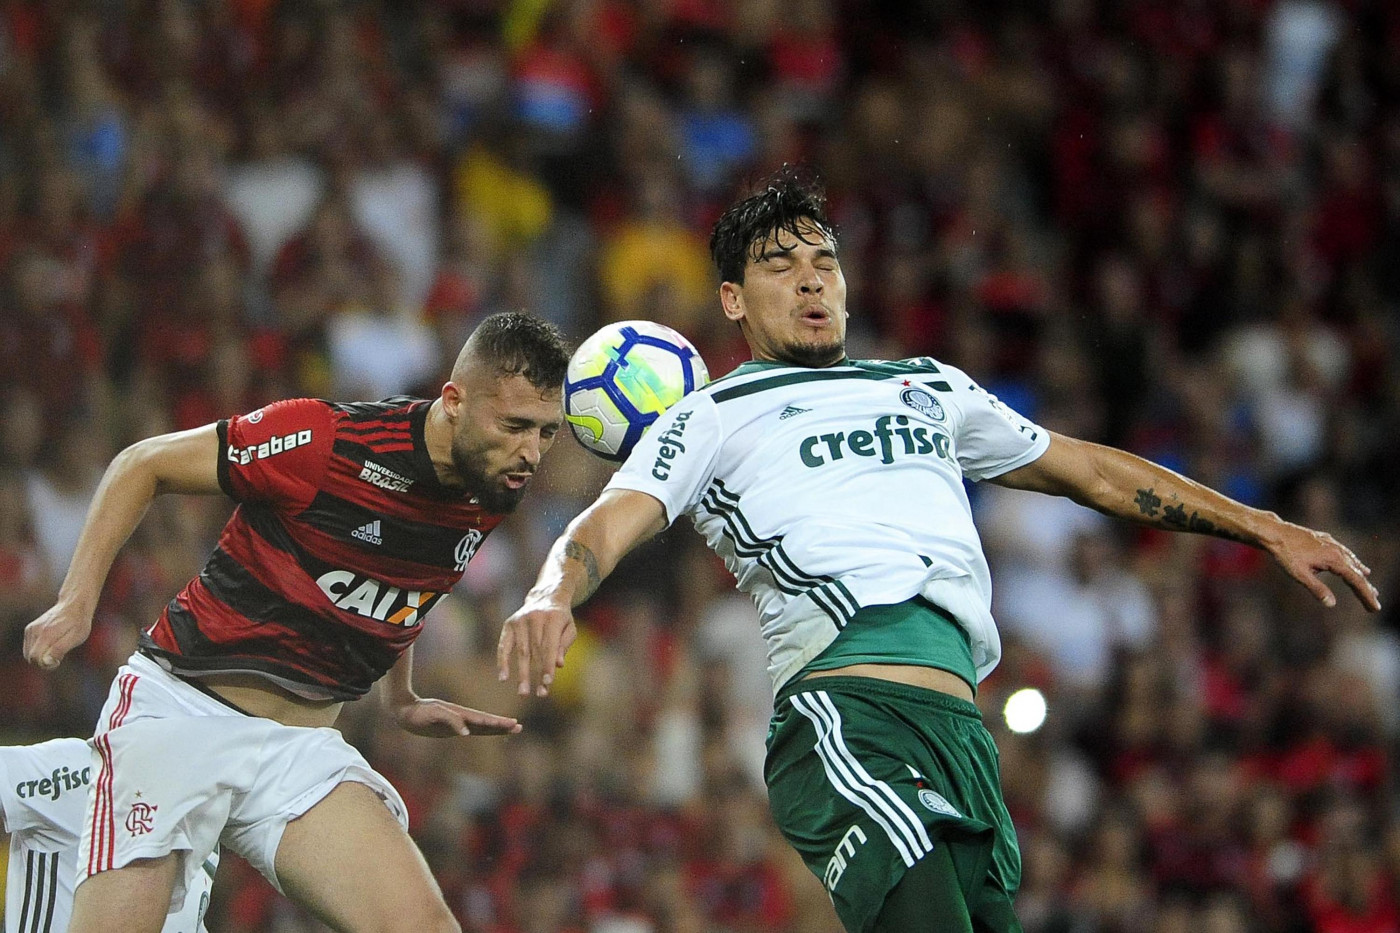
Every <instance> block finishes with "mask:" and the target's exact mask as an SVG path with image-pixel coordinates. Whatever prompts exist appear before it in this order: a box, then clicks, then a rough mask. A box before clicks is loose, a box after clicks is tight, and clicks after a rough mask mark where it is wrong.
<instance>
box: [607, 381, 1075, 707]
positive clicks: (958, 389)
mask: <svg viewBox="0 0 1400 933" xmlns="http://www.w3.org/2000/svg"><path fill="white" fill-rule="evenodd" d="M1049 443H1050V436H1049V433H1048V432H1047V431H1045V429H1043V428H1041V427H1039V426H1038V425H1036V424H1033V423H1032V422H1030V421H1028V420H1027V419H1025V418H1023V417H1021V416H1020V415H1019V414H1017V413H1016V412H1014V411H1012V410H1011V409H1010V408H1008V407H1006V406H1005V405H1003V404H1002V403H1001V402H999V401H997V399H996V398H995V397H994V396H992V395H990V394H989V393H987V392H986V391H985V390H983V389H982V388H981V387H979V386H978V385H977V384H976V383H974V382H973V381H972V380H971V379H970V378H969V377H968V376H967V375H966V374H965V373H963V372H962V371H961V370H958V369H956V368H954V367H952V366H948V365H946V364H943V363H940V362H937V361H935V360H933V359H931V358H928V357H917V358H914V359H909V360H902V361H898V362H885V361H867V360H847V361H844V362H842V363H840V364H838V365H835V366H831V367H827V368H824V369H807V368H801V367H794V366H787V365H784V364H779V363H763V362H750V363H745V364H744V365H743V366H740V367H739V368H738V369H736V370H735V371H734V372H732V373H730V374H729V375H727V376H725V377H724V378H722V379H719V380H716V381H715V382H713V383H711V384H710V385H708V386H706V387H705V388H703V389H700V390H698V391H695V392H692V393H691V394H690V395H688V396H686V397H685V398H683V399H681V400H680V401H679V402H678V403H676V404H675V405H674V406H672V407H671V408H670V409H669V410H667V412H666V413H665V414H663V415H662V416H661V418H660V419H658V421H657V423H656V424H654V425H653V426H652V427H651V429H650V430H649V431H648V432H647V433H646V435H645V436H644V437H643V438H642V440H641V441H640V443H638V445H637V447H636V449H635V450H634V451H633V452H632V455H631V456H630V457H629V458H628V459H627V462H626V463H625V464H623V466H622V468H621V469H620V470H619V471H618V472H617V473H616V474H614V476H613V478H612V480H611V481H610V482H609V483H608V488H609V489H632V490H636V491H639V492H644V493H647V494H649V495H651V496H654V497H655V498H656V499H658V500H660V502H661V503H662V505H663V506H664V507H665V509H666V518H667V520H668V522H673V521H675V520H676V519H677V518H678V517H679V516H681V515H690V516H691V517H692V519H693V520H694V522H695V527H696V528H697V529H698V530H699V532H700V533H701V534H702V535H703V536H704V538H705V540H706V542H707V543H708V544H709V545H710V547H711V548H713V549H714V550H715V552H716V553H717V554H719V555H720V556H721V557H722V558H723V559H724V561H725V564H726V565H727V566H728V567H729V570H730V572H732V573H733V574H734V576H735V577H736V579H737V580H738V586H739V589H741V590H743V591H744V592H745V593H748V594H749V595H750V596H751V597H752V598H753V600H754V603H755V604H756V605H757V606H758V612H759V620H760V625H761V626H762V630H763V636H764V640H765V641H766V642H767V645H768V672H769V674H770V675H771V677H772V679H773V687H774V690H775V691H776V690H778V689H780V688H781V687H782V685H783V684H785V683H786V682H787V681H788V680H789V679H791V678H792V677H793V676H794V675H795V674H797V673H798V672H799V671H800V670H802V668H803V667H804V666H805V665H806V664H808V663H809V662H810V661H811V660H812V659H813V658H815V657H816V656H817V655H819V654H821V652H822V651H823V650H825V649H826V648H827V647H828V646H829V645H830V644H831V643H832V642H833V641H834V640H835V639H836V637H837V636H838V635H839V634H840V632H841V631H842V629H843V628H844V627H845V626H846V625H847V624H848V623H849V622H850V621H851V617H852V616H854V615H855V613H856V611H857V610H858V609H860V608H862V607H865V606H879V605H888V604H893V603H899V602H903V601H905V600H908V599H911V598H913V597H915V596H923V597H924V598H926V599H928V600H929V601H930V602H932V603H933V604H934V605H936V606H938V607H939V608H940V609H942V610H943V611H944V612H946V613H947V614H948V615H949V616H951V617H952V618H953V619H955V620H956V621H957V622H958V624H960V625H961V626H962V627H963V628H964V629H965V630H966V632H967V634H968V637H969V640H970V643H971V647H972V658H973V663H974V664H975V665H976V666H977V678H978V680H979V681H980V680H981V679H982V678H984V677H986V676H987V674H989V673H990V672H991V670H992V668H994V667H995V666H996V664H997V661H998V660H1000V657H1001V640H1000V638H999V637H998V635H997V630H996V625H995V623H994V622H993V621H992V614H991V597H992V592H991V575H990V573H989V572H988V569H987V561H986V557H985V556H984V555H983V553H982V543H981V540H980V539H979V538H978V535H977V529H976V528H975V527H974V526H973V523H972V510H971V507H970V506H969V504H968V499H967V493H966V490H965V489H964V488H963V479H964V478H967V479H971V480H983V479H989V478H991V477H995V476H999V475H1001V474H1003V473H1006V472H1008V471H1010V470H1014V469H1016V468H1017V467H1021V466H1024V465H1025V464H1027V463H1030V462H1031V461H1033V460H1035V459H1036V458H1037V457H1039V456H1040V455H1041V454H1043V453H1044V452H1045V449H1046V448H1047V447H1048V446H1049Z"/></svg>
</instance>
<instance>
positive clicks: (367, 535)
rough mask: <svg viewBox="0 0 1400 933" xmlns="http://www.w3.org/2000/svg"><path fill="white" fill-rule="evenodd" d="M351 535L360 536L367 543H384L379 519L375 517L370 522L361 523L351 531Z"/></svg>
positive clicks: (353, 536)
mask: <svg viewBox="0 0 1400 933" xmlns="http://www.w3.org/2000/svg"><path fill="white" fill-rule="evenodd" d="M350 537H352V538H359V539H360V540H361V541H364V542H366V543H367V544H383V543H384V539H383V538H381V537H379V519H377V518H376V519H375V520H374V521H372V522H369V523H368V524H365V525H361V526H360V527H359V528H356V529H355V530H354V531H352V532H350Z"/></svg>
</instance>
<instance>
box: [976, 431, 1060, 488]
mask: <svg viewBox="0 0 1400 933" xmlns="http://www.w3.org/2000/svg"><path fill="white" fill-rule="evenodd" d="M1049 449H1050V432H1049V431H1047V430H1045V429H1044V428H1041V429H1040V432H1039V434H1038V436H1037V437H1036V439H1035V440H1034V441H1032V442H1031V446H1030V447H1028V448H1026V452H1025V453H1023V454H1021V456H1019V457H1015V458H1013V459H1011V460H1008V461H1006V462H1005V463H999V464H997V465H996V466H994V467H992V468H991V469H989V470H983V471H982V472H981V473H979V474H978V475H977V476H976V477H975V479H976V480H977V482H979V483H980V482H982V481H983V480H987V479H996V478H997V477H998V476H1002V475H1003V474H1006V473H1010V472H1011V471H1012V470H1016V469H1019V468H1021V467H1023V466H1025V465H1026V464H1028V463H1034V462H1035V461H1037V460H1039V459H1040V457H1041V455H1042V454H1044V453H1045V451H1047V450H1049Z"/></svg>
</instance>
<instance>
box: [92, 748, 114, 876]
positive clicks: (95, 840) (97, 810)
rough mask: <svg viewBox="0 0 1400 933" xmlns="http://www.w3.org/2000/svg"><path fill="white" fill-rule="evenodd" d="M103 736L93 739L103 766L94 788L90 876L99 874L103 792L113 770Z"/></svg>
mask: <svg viewBox="0 0 1400 933" xmlns="http://www.w3.org/2000/svg"><path fill="white" fill-rule="evenodd" d="M102 739H103V737H102V736H97V737H96V738H94V739H93V740H92V744H93V747H94V748H96V749H97V754H98V757H100V758H101V759H102V768H101V770H100V771H98V772H97V784H96V786H95V787H94V789H93V792H94V794H95V796H94V797H93V801H92V833H91V839H90V841H89V843H88V867H87V873H88V877H92V876H93V875H95V874H97V862H98V859H97V854H98V853H99V852H101V851H102V835H101V830H102V827H103V826H105V825H106V823H105V822H104V821H103V819H102V813H103V810H104V807H103V801H104V798H103V794H102V788H103V787H105V786H106V784H107V774H108V772H110V771H111V770H112V767H111V762H110V761H109V760H108V758H107V750H106V749H105V748H103V747H102Z"/></svg>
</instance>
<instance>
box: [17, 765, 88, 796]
mask: <svg viewBox="0 0 1400 933" xmlns="http://www.w3.org/2000/svg"><path fill="white" fill-rule="evenodd" d="M91 783H92V768H83V769H81V770H71V769H69V768H54V769H53V774H51V775H49V776H48V777H46V778H36V779H35V780H32V781H20V782H19V783H18V784H16V785H15V796H16V797H18V798H20V799H21V800H35V799H38V798H42V797H47V798H48V799H50V800H57V799H58V798H59V797H62V796H63V792H64V791H67V790H79V789H81V788H83V787H86V786H88V785H89V784H91Z"/></svg>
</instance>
